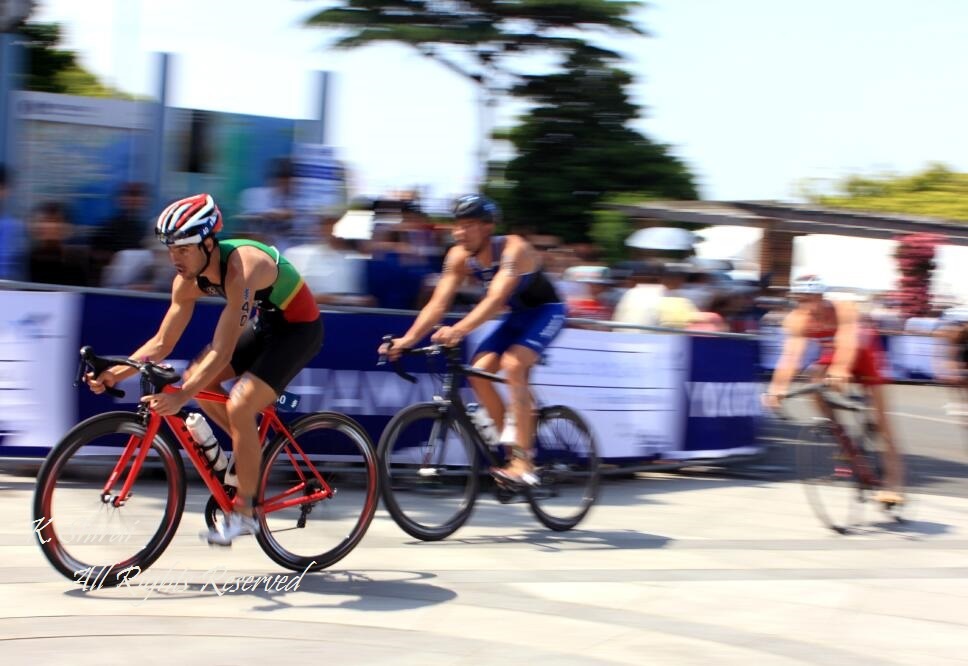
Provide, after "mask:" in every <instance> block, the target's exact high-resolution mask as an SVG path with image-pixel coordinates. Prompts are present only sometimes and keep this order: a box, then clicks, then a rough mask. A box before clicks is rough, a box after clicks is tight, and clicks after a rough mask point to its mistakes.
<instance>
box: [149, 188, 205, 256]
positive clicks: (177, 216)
mask: <svg viewBox="0 0 968 666" xmlns="http://www.w3.org/2000/svg"><path fill="white" fill-rule="evenodd" d="M221 230H222V212H221V211H220V210H219V209H218V206H216V205H215V200H214V199H212V196H211V195H209V194H196V195H194V196H190V197H186V198H184V199H179V200H178V201H176V202H174V203H173V204H171V205H169V206H168V207H167V208H166V209H165V210H164V211H162V213H161V215H159V216H158V222H157V223H156V224H155V234H157V236H158V238H159V239H160V240H161V242H162V243H164V244H165V245H193V244H198V243H201V242H202V241H203V240H205V239H206V238H208V237H209V236H211V235H212V234H215V233H218V232H219V231H221Z"/></svg>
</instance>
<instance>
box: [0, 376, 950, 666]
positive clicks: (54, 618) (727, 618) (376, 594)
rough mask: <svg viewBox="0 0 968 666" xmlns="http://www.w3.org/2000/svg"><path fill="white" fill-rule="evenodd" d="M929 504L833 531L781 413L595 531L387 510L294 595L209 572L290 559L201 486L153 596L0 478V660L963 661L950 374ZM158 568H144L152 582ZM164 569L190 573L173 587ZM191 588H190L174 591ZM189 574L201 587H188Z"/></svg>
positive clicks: (903, 421)
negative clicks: (59, 551)
mask: <svg viewBox="0 0 968 666" xmlns="http://www.w3.org/2000/svg"><path fill="white" fill-rule="evenodd" d="M892 392H893V393H894V394H895V396H894V397H895V398H896V405H895V408H894V409H895V411H897V412H903V413H905V414H910V415H911V416H904V417H900V416H899V417H897V424H898V428H899V430H900V432H901V437H902V438H903V440H904V441H905V442H906V443H909V444H910V445H911V448H912V449H914V453H913V454H912V455H913V458H912V462H913V463H914V469H915V473H916V475H917V480H916V482H915V486H916V499H917V503H916V512H915V513H914V514H913V516H912V518H913V519H912V521H911V522H909V523H907V524H904V525H898V524H896V523H893V522H891V521H887V520H883V519H882V517H881V516H880V514H879V513H877V512H876V511H874V512H871V513H870V514H869V516H868V518H869V520H868V521H867V522H866V523H865V525H864V527H863V528H862V529H861V530H860V531H859V532H858V533H857V534H854V535H850V536H839V535H836V534H834V533H832V532H827V531H825V530H823V529H822V528H821V527H820V526H819V524H818V522H817V520H816V519H815V517H814V516H813V514H812V513H810V510H809V508H808V505H807V503H806V501H805V499H804V494H803V491H802V488H801V487H800V485H799V484H798V483H796V481H795V480H794V477H795V476H796V475H795V474H794V473H793V471H792V470H783V469H782V468H784V467H785V466H786V465H787V463H788V462H789V461H790V460H791V458H790V456H789V449H790V445H789V443H787V442H785V441H784V438H786V437H788V436H789V435H790V434H791V431H790V430H789V429H788V428H786V427H779V426H771V427H770V428H767V429H765V431H764V436H765V438H766V442H767V443H768V444H769V446H770V454H769V456H768V457H767V460H766V461H764V462H765V463H767V464H768V465H771V466H773V467H778V468H780V469H779V470H775V472H774V473H773V474H772V475H767V476H765V477H764V478H756V477H755V476H753V477H752V478H751V477H750V476H747V475H746V473H747V472H757V473H759V472H762V468H759V469H756V470H750V469H744V470H734V471H733V473H726V474H723V473H721V472H720V471H717V470H705V471H703V470H699V471H696V472H695V473H690V474H669V473H646V474H637V475H636V476H635V478H623V479H613V480H612V481H610V482H609V483H608V484H607V486H606V487H605V489H604V495H603V497H602V502H601V504H600V505H599V506H597V507H596V508H595V509H594V510H593V512H592V514H591V515H590V516H589V518H588V520H587V521H586V522H585V523H583V524H582V525H581V526H580V529H578V530H575V531H572V532H569V533H553V532H549V531H546V530H544V529H543V528H541V527H540V526H539V525H538V524H537V523H536V522H535V521H534V520H533V518H532V517H531V516H530V514H529V513H528V511H527V508H526V507H525V506H523V505H510V506H502V505H498V504H497V503H496V502H494V501H493V500H491V499H486V500H485V501H484V502H483V503H482V505H481V506H480V508H479V509H478V510H477V512H476V513H475V515H474V516H473V517H472V519H471V521H470V523H469V524H468V525H467V526H465V527H464V528H463V529H462V530H461V531H460V532H458V533H457V534H456V535H455V536H454V537H452V538H450V539H448V540H446V541H443V542H438V543H416V542H414V541H413V540H411V539H410V538H409V537H408V536H406V535H405V534H404V533H403V532H401V531H400V530H399V529H398V528H397V527H396V526H395V525H394V524H393V523H392V521H391V520H390V519H389V518H388V516H387V514H386V512H385V511H384V510H383V509H382V508H381V510H380V511H379V512H378V514H377V518H376V520H375V521H374V523H373V525H372V527H371V528H370V531H369V533H368V534H367V536H366V538H365V539H364V541H363V543H362V544H361V545H360V547H359V548H357V549H356V550H355V551H354V552H353V553H351V554H350V555H349V556H348V557H347V558H346V559H344V560H343V561H341V562H340V563H338V564H337V565H336V566H335V567H334V568H333V569H331V570H329V571H327V572H325V573H322V574H315V575H313V574H310V575H307V576H306V577H305V578H303V579H302V580H301V581H300V583H299V585H298V589H294V590H290V591H288V592H285V591H283V592H272V593H266V592H265V591H261V592H227V593H224V594H221V595H219V594H218V593H217V592H216V591H215V589H214V587H213V585H212V583H217V582H224V581H225V580H228V579H229V578H230V577H232V576H245V575H265V574H270V575H275V574H279V573H284V572H282V571H281V570H279V569H278V568H277V567H276V566H275V565H274V564H273V563H272V562H271V561H270V560H268V558H266V557H265V555H264V554H263V553H262V552H261V551H260V550H259V549H258V547H257V545H256V544H255V543H254V542H252V541H250V542H248V543H240V544H238V545H237V546H235V547H233V548H232V549H228V550H223V549H210V548H208V547H207V546H206V545H204V544H202V543H201V542H200V541H199V539H198V537H197V532H198V531H199V529H201V527H202V526H203V521H202V518H201V509H202V506H203V503H204V500H205V498H204V497H203V496H202V494H201V492H200V490H199V489H198V488H197V487H195V488H191V489H190V492H189V508H188V512H187V513H186V515H185V517H184V519H183V521H182V524H181V527H180V529H179V533H178V535H177V536H176V538H175V540H174V542H173V543H172V545H171V546H170V547H169V549H168V551H167V552H166V553H165V555H164V556H163V557H162V558H161V559H160V560H159V561H158V562H157V563H156V564H155V565H154V567H152V569H149V571H148V572H147V573H146V574H145V579H144V581H145V582H154V583H156V584H157V585H158V587H157V588H156V589H154V590H152V589H150V588H148V587H139V588H137V589H128V590H123V589H122V590H118V589H115V590H95V591H89V592H85V591H83V590H82V589H81V587H80V586H79V585H77V584H74V583H72V582H71V581H68V580H67V579H65V578H62V577H61V576H60V575H59V574H57V573H56V572H55V571H54V569H53V568H51V567H50V565H48V563H47V562H46V560H45V559H44V558H43V557H42V555H41V553H40V549H39V548H38V546H37V543H36V541H35V538H34V536H33V534H32V532H31V525H30V502H31V497H32V492H33V479H32V478H31V477H30V476H29V475H22V474H17V473H14V472H13V471H11V470H9V469H8V471H7V472H6V473H4V474H2V475H0V511H2V515H4V516H5V517H6V518H7V519H6V520H5V521H4V523H3V524H2V526H0V656H2V658H0V661H2V663H3V664H5V665H12V664H28V663H29V664H45V663H50V664H53V663H57V664H61V663H71V664H98V665H101V664H104V663H117V662H119V661H121V660H122V659H125V660H131V661H134V662H136V663H139V664H156V663H157V664H162V663H163V664H171V663H189V664H195V663H205V664H228V663H258V661H259V660H263V661H265V662H266V663H268V660H272V661H273V662H275V661H282V660H283V659H286V660H293V659H300V658H312V659H313V660H314V661H315V662H317V663H320V662H322V663H327V662H332V663H353V664H408V663H420V664H448V665H450V664H487V663H527V664H529V665H536V664H554V665H555V666H561V665H563V664H598V663H601V664H644V663H650V664H708V663H717V664H743V665H744V666H748V664H865V665H869V664H915V665H918V666H921V665H928V664H960V663H968V613H966V612H965V610H966V609H968V557H966V556H968V492H966V485H968V484H966V479H968V473H966V471H968V448H966V446H965V442H964V440H963V439H961V437H962V433H961V431H959V429H958V426H957V424H955V423H953V422H952V419H951V418H950V417H947V416H946V415H945V414H944V411H943V409H942V405H943V403H944V402H946V400H947V396H946V395H945V394H944V393H943V392H941V391H939V390H937V389H927V388H914V387H900V388H895V389H892ZM149 574H150V576H149ZM166 577H167V579H168V580H169V581H178V582H184V583H186V585H185V586H178V585H175V584H174V583H172V584H169V585H167V586H165V585H164V584H163V583H164V582H165V578H166ZM179 588H182V589H179ZM184 588H187V589H184Z"/></svg>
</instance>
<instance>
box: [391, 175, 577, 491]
mask: <svg viewBox="0 0 968 666" xmlns="http://www.w3.org/2000/svg"><path fill="white" fill-rule="evenodd" d="M454 218H455V227H454V240H455V241H456V242H457V244H456V245H454V247H452V248H451V249H450V250H449V251H448V252H447V256H446V258H445V259H444V269H443V275H442V276H441V278H440V281H439V282H438V283H437V286H436V288H435V289H434V293H433V295H432V296H431V298H430V301H429V302H428V303H427V305H425V306H424V308H423V309H422V310H421V311H420V313H419V314H418V315H417V318H416V319H415V320H414V322H413V325H412V326H411V327H410V329H409V330H408V331H407V332H406V333H405V334H404V335H403V336H402V337H399V338H395V339H394V340H393V341H392V342H391V343H390V344H389V345H387V344H384V345H381V347H380V353H381V354H387V356H388V357H389V358H390V359H391V360H395V359H397V358H399V356H400V353H401V350H402V349H409V348H412V347H414V346H415V345H416V344H417V343H419V342H420V340H421V339H423V337H424V336H425V335H426V334H427V333H428V332H430V330H431V329H432V328H433V327H434V326H435V325H436V324H437V323H438V322H439V321H440V320H441V319H443V317H444V315H445V314H446V312H447V310H448V308H449V307H450V305H451V303H452V302H453V299H454V296H455V295H456V293H457V290H458V288H459V287H460V286H461V283H463V282H464V280H465V279H466V278H468V277H474V278H476V279H478V280H479V281H481V282H482V283H483V285H484V286H485V287H486V290H487V291H486V293H485V295H484V298H483V299H481V302H480V303H478V304H477V306H476V307H474V309H473V310H471V311H470V312H469V313H467V315H465V316H464V317H463V318H462V319H461V320H460V321H458V322H457V323H456V324H454V325H453V326H443V327H441V328H440V329H438V330H437V331H436V332H434V334H433V336H432V337H431V341H432V342H436V343H440V344H443V345H445V346H448V347H450V346H455V345H457V344H459V343H460V342H461V340H463V339H464V338H465V337H466V336H467V335H468V334H469V333H470V332H471V331H473V330H474V329H476V328H478V327H479V326H481V325H482V324H484V323H485V322H487V321H490V320H491V319H492V318H494V317H495V316H496V315H498V314H499V313H501V312H502V311H503V310H504V309H505V308H507V309H508V310H509V312H508V313H507V314H506V315H505V317H504V319H503V321H501V323H500V324H499V325H498V326H497V328H495V329H494V331H493V332H492V333H491V334H490V335H488V336H487V338H485V339H484V340H483V341H482V342H481V343H480V345H479V346H478V348H477V350H476V351H475V354H474V358H473V365H474V367H475V368H479V369H481V370H484V371H487V372H492V373H493V372H497V371H498V370H502V371H503V372H504V374H505V377H506V378H507V382H508V388H509V391H510V405H509V406H508V408H507V409H506V408H505V405H504V403H503V402H502V400H501V396H500V395H499V394H498V392H497V390H496V389H495V388H494V386H493V384H492V383H491V382H489V381H487V380H485V379H478V378H474V377H471V378H470V382H471V386H472V388H473V389H474V393H475V394H476V395H477V397H478V400H480V403H481V405H483V406H484V408H486V409H487V412H488V414H489V415H490V416H491V417H492V418H493V419H494V421H495V423H498V424H501V423H503V424H504V428H503V431H502V434H501V438H500V441H501V442H502V443H504V444H508V445H510V446H511V453H512V456H511V461H510V462H509V463H508V465H507V466H506V467H504V468H501V469H492V470H491V473H492V474H493V475H494V476H495V477H497V478H498V479H500V480H504V481H508V482H512V483H525V484H529V485H534V484H536V483H537V482H538V478H537V476H536V475H535V474H534V466H533V463H532V458H533V455H532V452H533V443H532V439H533V434H534V423H535V415H534V405H533V403H532V398H531V392H530V390H529V388H528V381H529V377H530V373H531V368H532V367H533V366H534V364H535V363H537V362H538V360H539V359H540V358H541V355H542V352H543V351H544V350H545V348H546V347H547V346H548V345H549V344H550V343H551V341H552V340H553V339H554V338H555V336H557V335H558V333H559V332H560V331H561V328H562V326H564V323H565V305H564V303H562V301H561V299H560V298H559V297H558V294H557V293H556V291H555V288H554V286H553V285H552V284H551V281H550V280H549V279H548V277H547V276H546V275H545V274H544V273H543V272H542V270H541V265H540V263H541V262H540V258H539V256H538V253H537V251H536V250H535V249H534V248H533V247H532V246H531V245H530V244H529V243H528V242H527V241H526V240H525V239H524V238H522V237H521V236H517V235H507V236H495V235H493V233H494V225H495V224H496V223H497V222H498V221H499V218H500V211H499V209H498V207H497V204H495V203H494V202H493V201H491V200H490V199H487V198H486V197H483V196H480V195H477V194H470V195H467V196H463V197H461V198H460V199H458V200H457V203H456V204H455V206H454Z"/></svg>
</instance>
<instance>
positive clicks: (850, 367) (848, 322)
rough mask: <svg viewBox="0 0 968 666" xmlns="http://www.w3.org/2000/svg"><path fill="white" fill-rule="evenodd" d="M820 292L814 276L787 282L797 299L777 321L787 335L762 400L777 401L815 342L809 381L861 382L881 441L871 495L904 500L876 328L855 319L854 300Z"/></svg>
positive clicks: (774, 403)
mask: <svg viewBox="0 0 968 666" xmlns="http://www.w3.org/2000/svg"><path fill="white" fill-rule="evenodd" d="M825 292H826V287H825V285H824V284H823V282H822V281H821V280H820V279H819V278H818V277H817V276H815V275H807V276H803V277H800V278H798V279H796V280H794V282H793V284H791V286H790V295H791V296H793V297H794V298H795V299H796V300H797V306H796V308H794V310H793V311H792V312H790V313H789V314H788V315H787V316H786V319H785V320H784V322H783V329H784V332H785V333H786V336H787V337H786V340H785V342H784V345H783V352H782V354H781V355H780V360H779V362H778V363H777V366H776V369H775V370H774V371H773V378H772V381H771V382H770V386H769V389H768V390H767V393H766V395H765V396H764V402H765V404H766V405H767V406H768V407H770V408H772V409H776V408H777V407H778V406H779V404H780V400H781V399H782V396H783V395H785V394H786V393H787V391H788V390H789V387H790V382H791V381H793V378H794V376H796V374H797V373H798V372H799V371H800V368H801V365H802V362H803V357H804V354H805V352H806V350H807V345H808V344H809V342H810V340H817V341H819V343H820V359H819V360H818V361H817V363H816V364H815V365H814V366H813V369H812V370H811V372H810V374H811V375H812V378H811V380H812V381H819V380H821V379H824V380H826V381H827V382H828V383H830V384H831V385H832V386H833V387H834V388H837V389H838V390H843V389H844V388H846V385H847V383H848V382H850V381H851V380H853V381H855V382H857V383H858V384H860V385H861V386H863V387H864V389H865V390H866V392H867V393H868V395H869V396H870V398H871V404H872V406H873V409H874V416H875V419H876V423H877V427H878V430H879V431H880V433H881V436H882V437H883V439H884V445H885V450H884V456H883V460H884V487H883V488H882V489H881V490H880V491H879V492H878V494H877V497H876V499H877V500H878V501H879V502H883V503H886V504H900V503H902V502H903V501H904V496H903V494H902V491H903V487H904V465H903V462H902V461H901V455H900V451H899V449H898V447H897V444H896V442H895V440H894V435H893V430H892V428H891V424H890V421H889V420H888V418H887V409H886V397H885V394H884V387H883V384H884V383H885V378H884V373H883V372H882V367H883V363H884V352H883V349H882V348H881V344H880V340H879V338H878V337H877V332H876V331H875V330H874V329H873V328H872V327H870V326H868V325H866V324H864V323H863V322H862V321H861V317H860V315H859V313H858V311H857V307H856V305H855V304H854V303H851V302H848V301H830V300H826V299H825V298H824V293H825ZM818 403H819V404H820V406H821V409H822V410H824V411H825V412H827V411H828V410H829V409H830V408H829V407H828V406H827V405H826V404H825V403H823V402H822V401H821V400H819V399H818ZM827 415H828V416H831V414H829V413H828V414H827Z"/></svg>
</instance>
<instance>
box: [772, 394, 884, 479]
mask: <svg viewBox="0 0 968 666" xmlns="http://www.w3.org/2000/svg"><path fill="white" fill-rule="evenodd" d="M805 393H815V394H817V395H818V396H819V397H820V399H821V400H822V401H823V402H824V404H825V405H826V406H827V408H828V409H829V410H830V414H829V415H828V414H824V416H823V418H824V420H825V421H827V422H828V423H829V424H830V430H831V432H832V433H833V435H834V438H835V439H836V440H837V445H838V448H839V449H840V451H841V453H843V454H844V455H845V456H847V458H848V460H849V461H850V465H851V468H852V469H853V471H854V472H855V473H856V474H857V481H858V483H860V484H861V485H862V486H863V487H866V488H879V487H880V486H881V485H882V483H881V479H880V477H879V476H878V475H877V472H875V471H874V470H873V469H871V467H870V465H868V464H867V460H866V459H865V457H864V456H863V455H862V454H861V451H860V450H859V447H858V446H857V443H856V442H855V441H854V439H853V438H852V437H851V436H850V435H848V434H847V431H846V430H845V429H844V426H843V425H842V424H841V423H840V421H838V420H837V418H836V417H835V416H834V413H835V410H837V409H843V410H848V411H852V412H857V411H860V410H861V409H862V408H861V407H860V406H858V405H856V404H854V403H852V402H850V401H849V400H847V399H845V398H843V397H841V396H839V395H838V396H836V397H833V396H831V394H829V393H828V392H827V391H826V388H825V386H824V385H823V384H809V385H807V386H805V387H803V388H801V389H798V390H796V391H792V392H791V393H789V394H788V397H789V396H794V395H802V394H805Z"/></svg>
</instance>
